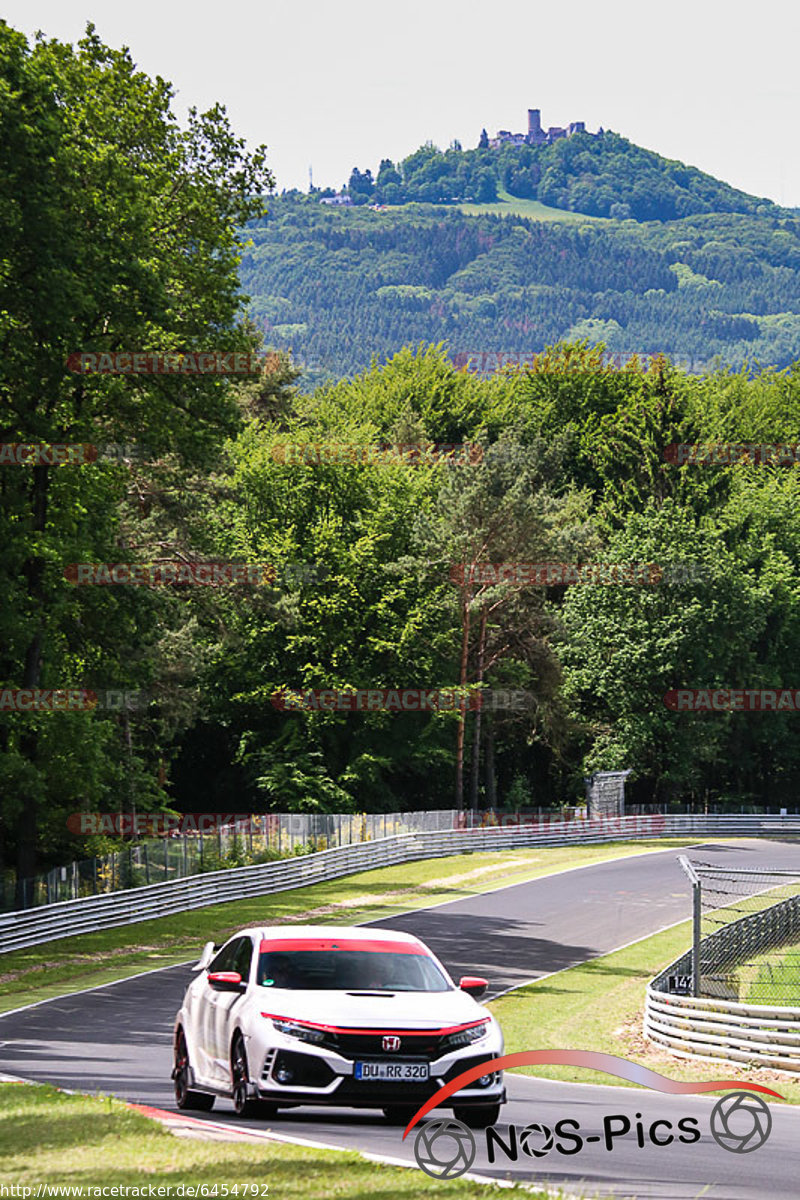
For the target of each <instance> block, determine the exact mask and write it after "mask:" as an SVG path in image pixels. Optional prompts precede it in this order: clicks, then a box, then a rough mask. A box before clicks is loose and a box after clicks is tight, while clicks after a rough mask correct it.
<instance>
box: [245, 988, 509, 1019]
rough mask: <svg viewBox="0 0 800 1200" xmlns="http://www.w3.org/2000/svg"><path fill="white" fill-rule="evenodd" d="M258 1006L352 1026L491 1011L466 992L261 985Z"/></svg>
mask: <svg viewBox="0 0 800 1200" xmlns="http://www.w3.org/2000/svg"><path fill="white" fill-rule="evenodd" d="M256 996H257V1003H258V1004H259V1005H260V1008H261V1011H262V1012H263V1013H267V1014H269V1015H274V1016H277V1017H283V1018H284V1019H286V1020H290V1021H312V1022H314V1023H315V1024H317V1025H336V1026H339V1027H345V1028H352V1029H387V1028H391V1029H395V1028H396V1029H438V1028H440V1027H442V1026H447V1025H461V1024H464V1023H465V1022H467V1021H478V1020H480V1018H481V1017H486V1018H488V1017H489V1016H490V1014H489V1013H488V1012H487V1011H486V1009H485V1008H483V1007H482V1006H481V1005H480V1004H478V1003H477V1002H476V1001H475V1000H473V998H472V997H471V996H468V995H467V993H466V992H462V991H460V990H456V991H452V992H383V993H381V992H375V993H369V992H366V993H364V992H335V991H319V992H316V991H315V992H312V991H308V992H304V991H293V990H289V989H287V988H273V987H271V988H260V989H259V990H258V991H257V992H256Z"/></svg>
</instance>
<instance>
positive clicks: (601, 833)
mask: <svg viewBox="0 0 800 1200" xmlns="http://www.w3.org/2000/svg"><path fill="white" fill-rule="evenodd" d="M777 834H780V835H781V836H785V835H787V834H798V835H800V818H799V817H797V816H790V817H772V816H770V817H759V816H726V815H724V814H721V815H713V816H675V817H672V816H669V817H667V816H661V815H658V814H654V815H650V816H634V817H597V818H594V819H593V820H591V821H588V820H574V821H561V822H558V821H554V822H550V823H548V824H547V825H538V824H531V825H515V826H502V825H501V826H495V827H480V828H474V829H457V830H450V831H446V832H436V833H412V834H401V835H399V836H393V837H387V838H376V839H374V840H373V841H370V842H359V843H356V844H354V845H350V846H342V847H337V848H336V849H333V850H322V851H319V852H318V853H316V854H308V855H304V856H303V857H302V858H292V859H282V860H279V861H276V862H269V863H259V864H256V865H254V866H249V867H235V868H229V869H227V870H224V871H214V872H209V873H208V874H205V875H192V876H189V877H187V878H184V879H177V880H172V881H170V882H169V883H159V884H152V885H150V886H147V887H138V888H132V889H130V890H128V891H122V892H112V893H110V894H108V895H98V896H86V897H84V898H82V899H80V900H65V901H62V902H60V903H57V904H48V905H42V906H40V907H38V908H33V909H23V910H21V911H18V912H12V913H5V914H3V915H2V916H0V953H6V952H8V951H10V950H19V949H23V948H24V947H26V946H36V945H40V944H42V943H43V942H49V941H54V940H55V939H57V938H65V937H73V936H74V935H76V934H80V933H92V932H95V931H97V930H99V929H110V928H113V927H115V926H119V925H130V924H134V923H135V922H138V921H148V920H151V919H153V918H155V917H163V916H167V915H169V914H170V913H177V912H186V911H188V910H189V909H193V908H204V907H206V906H207V905H211V904H222V903H224V902H226V901H231V900H240V899H243V898H244V897H246V896H260V895H267V894H270V893H274V892H281V891H287V890H289V889H291V888H297V887H305V886H308V885H310V884H312V883H319V882H322V881H323V880H327V879H338V878H341V877H342V876H344V875H351V874H353V873H354V872H357V871H365V870H371V869H373V868H376V867H387V866H394V865H396V864H398V863H403V862H412V861H415V860H418V859H423V858H441V857H444V856H446V855H448V854H465V853H470V852H474V851H478V850H483V851H491V850H510V849H515V848H517V847H522V846H563V845H574V844H586V843H592V842H607V841H612V840H613V841H627V840H631V839H636V838H658V837H679V838H687V839H692V840H693V839H696V838H698V837H699V838H702V837H743V836H745V837H746V836H767V837H769V836H772V835H777Z"/></svg>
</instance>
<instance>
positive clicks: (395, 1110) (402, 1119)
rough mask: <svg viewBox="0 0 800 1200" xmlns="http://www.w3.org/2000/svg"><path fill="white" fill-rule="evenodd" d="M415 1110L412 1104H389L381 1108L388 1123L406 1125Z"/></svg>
mask: <svg viewBox="0 0 800 1200" xmlns="http://www.w3.org/2000/svg"><path fill="white" fill-rule="evenodd" d="M416 1111H417V1110H416V1108H414V1107H413V1106H407V1105H404V1104H390V1105H388V1106H387V1107H386V1108H385V1109H384V1110H383V1115H384V1116H385V1117H386V1120H387V1121H388V1122H389V1124H390V1125H407V1124H408V1122H409V1121H410V1120H411V1118H412V1117H413V1115H414V1113H415V1112H416Z"/></svg>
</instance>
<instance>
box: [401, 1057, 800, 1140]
mask: <svg viewBox="0 0 800 1200" xmlns="http://www.w3.org/2000/svg"><path fill="white" fill-rule="evenodd" d="M538 1064H548V1065H551V1066H563V1067H588V1068H589V1070H591V1071H604V1072H605V1074H606V1075H616V1076H617V1078H619V1079H627V1080H628V1082H629V1083H637V1084H640V1085H641V1086H642V1087H649V1088H652V1090H653V1091H656V1092H668V1093H670V1094H671V1095H673V1096H691V1095H699V1094H700V1093H702V1092H716V1091H719V1090H720V1089H721V1088H736V1089H737V1091H747V1092H763V1093H764V1094H765V1095H767V1096H777V1098H778V1099H779V1100H783V1099H785V1097H784V1096H783V1095H782V1094H781V1093H780V1092H773V1090H772V1088H768V1087H762V1085H761V1084H760V1083H743V1082H742V1081H741V1080H740V1079H709V1080H708V1081H707V1082H706V1083H681V1082H680V1080H678V1079H670V1078H669V1076H668V1075H659V1074H658V1072H657V1071H651V1070H650V1068H649V1067H643V1066H641V1064H639V1063H635V1062H631V1061H630V1059H628V1058H620V1057H619V1056H618V1055H616V1054H603V1053H601V1052H600V1051H599V1050H523V1051H521V1052H520V1053H519V1054H503V1055H502V1056H501V1057H500V1058H493V1059H490V1060H489V1062H484V1063H480V1064H479V1065H478V1066H477V1067H470V1068H469V1070H468V1071H463V1072H462V1073H461V1074H460V1075H457V1076H456V1077H455V1079H451V1080H450V1082H449V1083H446V1084H445V1085H444V1087H440V1088H439V1090H438V1092H434V1094H433V1095H432V1096H431V1098H430V1100H426V1101H425V1103H424V1104H423V1105H422V1108H420V1109H418V1110H417V1112H416V1113H415V1114H414V1116H413V1117H412V1118H411V1120H410V1121H409V1123H408V1125H407V1126H406V1129H405V1133H404V1134H403V1138H404V1139H405V1138H406V1137H407V1136H408V1134H409V1133H410V1132H411V1130H412V1129H413V1128H414V1126H415V1125H416V1124H417V1122H418V1121H421V1120H422V1118H423V1117H426V1116H427V1115H428V1113H429V1112H430V1111H431V1109H433V1108H436V1107H437V1106H438V1105H439V1104H442V1103H443V1102H444V1101H445V1100H447V1098H448V1097H449V1096H452V1094H453V1092H457V1091H459V1089H460V1088H463V1087H466V1086H467V1084H470V1083H472V1082H473V1080H475V1079H480V1077H481V1075H490V1074H494V1072H495V1071H508V1070H510V1069H511V1067H531V1066H536V1065H538Z"/></svg>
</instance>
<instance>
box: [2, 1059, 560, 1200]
mask: <svg viewBox="0 0 800 1200" xmlns="http://www.w3.org/2000/svg"><path fill="white" fill-rule="evenodd" d="M0 1110H2V1113H3V1116H4V1118H5V1120H4V1121H3V1122H2V1123H0V1183H4V1184H11V1185H17V1186H18V1187H25V1186H28V1187H31V1188H32V1189H33V1192H32V1194H33V1195H35V1193H36V1188H37V1186H38V1185H39V1184H44V1185H48V1184H49V1185H51V1186H53V1185H55V1186H59V1185H60V1186H62V1187H76V1188H80V1187H82V1188H88V1187H92V1188H95V1187H103V1186H109V1187H113V1186H121V1187H129V1188H137V1187H138V1188H144V1189H145V1193H144V1194H145V1195H146V1194H147V1190H148V1189H149V1187H150V1186H153V1187H155V1188H158V1187H171V1189H172V1196H173V1197H175V1196H176V1191H175V1189H176V1187H177V1185H179V1184H187V1185H195V1186H198V1185H206V1187H207V1188H208V1189H209V1190H208V1192H207V1193H206V1194H207V1195H211V1196H214V1195H215V1193H214V1191H213V1189H214V1185H215V1184H216V1185H217V1188H218V1191H217V1192H216V1196H217V1197H221V1196H223V1185H227V1187H228V1188H229V1189H230V1188H232V1187H234V1186H235V1185H238V1188H239V1192H238V1195H239V1197H240V1198H241V1197H242V1195H243V1188H244V1187H245V1185H246V1186H247V1188H248V1191H249V1188H250V1187H251V1186H252V1185H258V1190H257V1193H256V1195H257V1196H259V1197H260V1196H262V1195H264V1194H267V1195H268V1196H269V1197H272V1198H274V1200H301V1198H302V1200H330V1198H331V1197H337V1196H343V1197H344V1196H346V1197H349V1198H353V1197H356V1198H358V1197H377V1198H379V1200H415V1198H416V1197H417V1196H420V1195H428V1194H429V1193H430V1195H431V1196H433V1195H436V1196H452V1197H456V1198H457V1200H461V1198H464V1200H467V1198H468V1197H471V1198H474V1200H477V1198H478V1197H481V1198H483V1197H486V1195H487V1186H488V1187H489V1188H490V1191H489V1192H488V1194H493V1193H494V1192H499V1190H500V1189H499V1188H497V1187H495V1186H494V1185H486V1184H481V1183H476V1182H473V1181H470V1180H463V1179H458V1180H452V1181H448V1182H440V1181H439V1180H435V1179H429V1178H428V1177H427V1176H426V1175H424V1174H423V1173H422V1172H421V1171H417V1170H408V1169H404V1168H403V1167H391V1166H383V1165H381V1164H378V1163H374V1162H370V1161H368V1160H367V1159H364V1158H362V1157H361V1156H360V1155H358V1154H356V1153H354V1152H350V1151H341V1150H317V1149H313V1148H309V1147H303V1146H293V1145H289V1144H287V1143H284V1142H271V1143H270V1142H258V1143H252V1142H251V1143H248V1144H242V1143H238V1142H220V1141H198V1140H195V1139H191V1140H189V1139H186V1138H183V1137H181V1138H178V1137H175V1136H174V1135H173V1134H171V1133H169V1132H168V1131H167V1130H165V1129H163V1128H162V1127H161V1125H160V1124H159V1123H158V1122H157V1121H153V1120H151V1119H149V1118H148V1117H144V1116H142V1115H141V1114H140V1113H137V1112H132V1111H131V1110H130V1109H129V1108H127V1107H126V1106H125V1105H124V1104H123V1103H122V1102H121V1101H119V1100H112V1099H110V1098H106V1097H101V1098H94V1097H89V1096H70V1095H67V1094H65V1093H64V1092H59V1091H57V1090H56V1089H55V1088H51V1087H47V1086H44V1085H27V1084H19V1083H17V1084H14V1083H6V1084H0ZM399 1136H400V1131H399V1130H398V1138H399ZM263 1185H266V1188H267V1189H268V1192H266V1193H265V1192H264V1191H263V1190H262V1188H263ZM515 1190H517V1189H515ZM506 1193H507V1189H504V1193H503V1194H506ZM74 1194H75V1193H73V1195H74ZM78 1194H80V1193H78ZM130 1194H133V1193H129V1195H130ZM525 1194H526V1196H529V1197H531V1200H545V1196H546V1194H547V1193H545V1192H543V1191H527V1190H526V1191H525ZM84 1195H86V1196H87V1197H88V1196H91V1195H92V1193H91V1192H84ZM229 1195H230V1193H229ZM231 1200H233V1197H232V1196H231Z"/></svg>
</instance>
